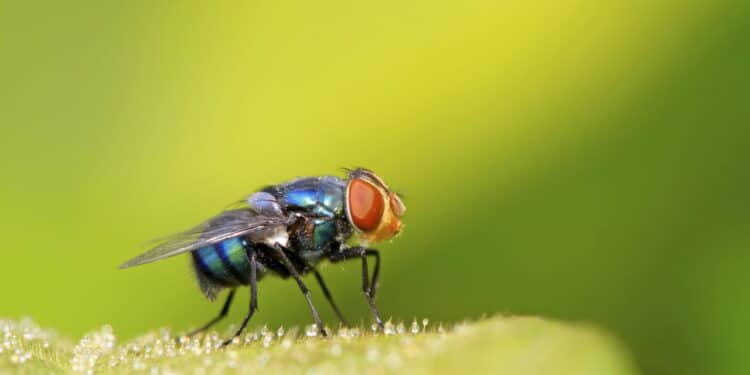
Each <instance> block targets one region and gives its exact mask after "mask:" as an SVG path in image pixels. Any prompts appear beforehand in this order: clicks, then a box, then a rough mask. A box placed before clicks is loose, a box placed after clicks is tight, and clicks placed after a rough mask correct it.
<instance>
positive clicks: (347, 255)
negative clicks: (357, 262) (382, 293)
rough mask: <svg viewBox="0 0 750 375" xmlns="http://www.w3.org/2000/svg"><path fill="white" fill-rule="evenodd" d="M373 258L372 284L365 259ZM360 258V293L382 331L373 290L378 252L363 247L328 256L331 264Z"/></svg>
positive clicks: (377, 269) (377, 274)
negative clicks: (362, 294) (363, 295)
mask: <svg viewBox="0 0 750 375" xmlns="http://www.w3.org/2000/svg"><path fill="white" fill-rule="evenodd" d="M368 256H373V257H375V269H374V270H373V276H372V282H370V277H369V269H368V267H367V257H368ZM352 258H360V259H362V292H364V294H365V298H366V299H367V304H368V305H369V307H370V312H371V313H372V316H373V318H375V323H377V324H378V326H379V327H380V328H381V329H383V320H382V319H380V313H379V312H378V308H377V307H376V306H375V290H376V288H377V282H378V276H379V274H380V252H378V251H377V250H375V249H368V248H364V247H352V248H348V249H344V250H341V251H339V252H334V253H332V254H331V255H330V256H329V259H330V260H331V262H334V263H336V262H341V261H345V260H347V259H352Z"/></svg>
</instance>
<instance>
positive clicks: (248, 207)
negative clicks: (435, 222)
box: [120, 168, 406, 345]
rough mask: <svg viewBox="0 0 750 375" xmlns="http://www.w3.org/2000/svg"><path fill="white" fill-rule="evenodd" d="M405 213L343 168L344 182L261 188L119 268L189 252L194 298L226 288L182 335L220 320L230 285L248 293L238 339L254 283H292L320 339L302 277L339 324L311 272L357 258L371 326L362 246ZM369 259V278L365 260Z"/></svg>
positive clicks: (358, 172) (371, 178)
mask: <svg viewBox="0 0 750 375" xmlns="http://www.w3.org/2000/svg"><path fill="white" fill-rule="evenodd" d="M404 211H406V207H405V206H404V204H403V203H402V202H401V198H400V197H399V196H398V194H396V193H395V192H393V191H392V190H391V189H390V188H389V187H388V185H386V184H385V182H384V181H383V180H382V179H381V178H380V177H378V176H377V175H376V174H375V173H373V172H372V171H370V170H367V169H363V168H358V169H354V170H349V171H348V174H347V176H346V178H345V179H341V178H338V177H334V176H321V177H304V178H298V179H295V180H292V181H289V182H286V183H282V184H279V185H272V186H268V187H266V188H264V189H261V190H260V191H258V192H256V193H254V194H252V195H250V196H249V197H248V198H247V199H246V200H244V201H242V202H241V204H240V206H239V207H233V208H230V209H227V210H225V211H223V212H221V213H220V214H218V215H217V216H215V217H213V218H211V219H209V220H207V221H205V222H203V223H202V224H200V225H198V226H196V227H194V228H193V229H190V230H188V231H185V232H182V233H178V234H176V235H173V236H171V237H167V238H166V239H164V240H162V242H161V243H159V244H158V245H157V246H156V247H154V248H153V249H151V250H149V251H147V252H145V253H143V254H141V255H139V256H137V257H135V258H133V259H131V260H129V261H127V262H125V263H124V264H123V265H122V266H120V268H128V267H133V266H138V265H141V264H146V263H150V262H154V261H157V260H161V259H164V258H168V257H172V256H175V255H178V254H182V253H190V256H191V257H192V267H193V269H194V271H195V276H196V278H197V280H198V286H199V287H200V290H201V292H202V293H203V295H205V296H206V297H207V298H208V299H209V300H214V299H215V298H216V296H217V294H218V293H219V292H220V291H221V290H222V289H229V293H228V295H227V298H226V301H225V302H224V305H223V307H222V309H221V312H220V313H219V315H218V316H216V317H215V318H214V319H212V320H210V321H209V322H208V323H206V324H205V325H203V326H202V327H200V328H198V329H197V330H195V331H193V332H191V333H190V335H193V334H195V333H198V332H200V331H203V330H206V329H208V328H209V327H211V326H212V325H214V324H215V323H217V322H218V321H220V320H221V319H222V318H224V317H225V316H226V314H227V312H228V310H229V307H230V305H231V303H232V298H233V297H234V294H235V291H236V288H237V287H240V286H249V287H250V307H249V310H248V313H247V315H246V316H245V318H244V320H243V321H242V324H241V325H240V327H239V329H238V330H237V331H236V333H235V334H234V336H232V338H230V339H228V340H226V341H225V342H224V345H227V344H229V343H230V342H231V341H232V340H233V339H234V337H237V336H239V335H240V334H241V333H242V331H243V330H244V329H245V327H246V326H247V323H248V321H249V320H250V318H251V317H252V316H253V313H254V312H255V311H256V310H257V308H258V286H257V282H258V281H259V280H261V279H262V278H263V277H264V276H266V275H267V274H273V275H277V276H280V277H282V278H285V279H286V278H289V277H291V278H293V279H294V281H295V282H296V283H297V285H298V286H299V289H300V291H301V292H302V294H303V295H304V297H305V299H306V300H307V305H308V307H309V308H310V312H311V313H312V317H313V320H314V321H315V324H316V325H317V329H318V331H319V332H320V334H321V335H322V336H325V335H326V332H325V328H324V326H323V322H322V321H321V319H320V316H319V315H318V311H317V310H316V308H315V305H314V304H313V301H312V298H311V297H310V291H309V290H308V288H307V286H306V285H305V283H304V281H303V280H302V275H304V274H307V273H312V274H313V275H315V278H316V280H317V282H318V283H319V284H320V288H321V289H322V291H323V295H324V296H325V297H326V299H327V300H328V302H329V303H330V305H331V307H332V309H333V310H334V311H335V313H336V315H337V316H338V318H339V320H341V322H342V323H343V324H347V322H346V319H344V316H343V315H342V313H341V311H340V310H339V308H338V307H337V306H336V304H335V303H334V301H333V297H332V296H331V293H330V291H329V290H328V287H327V286H326V284H325V282H324V281H323V277H322V276H321V274H320V272H318V269H317V268H316V267H317V265H318V264H319V263H320V262H321V261H323V260H328V261H330V262H334V263H335V262H341V261H345V260H349V259H360V260H361V262H362V290H363V292H364V296H365V299H366V300H367V303H368V305H369V308H370V312H371V313H372V315H373V318H374V320H375V322H376V323H377V324H378V326H380V327H381V329H382V327H383V321H382V320H381V319H380V314H379V313H378V309H377V308H376V306H375V301H374V299H375V290H376V288H377V283H378V275H379V273H380V253H379V252H378V250H375V249H372V248H370V247H369V246H370V244H373V243H375V242H378V241H382V240H387V239H390V238H392V237H394V236H395V235H397V234H398V233H399V232H400V231H401V229H402V228H403V224H402V223H401V217H402V216H403V215H404ZM369 257H372V258H374V260H375V266H374V269H373V273H372V278H370V277H369V274H368V272H369V268H368V265H367V262H368V258H369Z"/></svg>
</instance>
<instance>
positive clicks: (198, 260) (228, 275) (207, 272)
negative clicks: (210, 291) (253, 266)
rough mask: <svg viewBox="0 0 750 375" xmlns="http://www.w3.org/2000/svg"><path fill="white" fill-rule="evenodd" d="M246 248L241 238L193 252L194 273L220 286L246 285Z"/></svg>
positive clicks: (247, 269) (247, 274)
mask: <svg viewBox="0 0 750 375" xmlns="http://www.w3.org/2000/svg"><path fill="white" fill-rule="evenodd" d="M247 246H248V244H247V243H246V242H245V241H244V240H243V239H242V238H230V239H228V240H225V241H222V242H219V243H217V244H214V245H211V246H207V247H204V248H201V249H198V250H195V251H193V262H194V264H195V268H196V271H197V272H199V273H201V274H202V275H203V276H204V277H205V278H206V279H208V280H209V281H212V282H213V283H215V284H218V285H221V286H226V287H231V286H238V285H247V283H248V282H249V277H250V261H249V260H248V258H247Z"/></svg>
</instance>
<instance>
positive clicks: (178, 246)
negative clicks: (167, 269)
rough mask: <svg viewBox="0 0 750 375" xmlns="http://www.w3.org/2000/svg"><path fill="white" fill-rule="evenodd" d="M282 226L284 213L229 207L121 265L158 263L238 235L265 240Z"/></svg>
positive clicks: (256, 240) (125, 266)
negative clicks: (269, 213) (261, 213)
mask: <svg viewBox="0 0 750 375" xmlns="http://www.w3.org/2000/svg"><path fill="white" fill-rule="evenodd" d="M280 229H285V227H284V217H283V216H264V215H259V214H258V213H256V212H255V211H253V210H251V209H248V208H244V209H235V210H229V211H225V212H222V213H221V214H219V215H217V216H216V217H214V218H212V219H210V220H208V221H206V222H204V223H202V224H200V225H198V226H196V227H195V228H192V229H190V230H187V231H185V232H182V233H178V234H175V235H173V236H170V237H166V238H163V239H161V240H159V245H157V246H156V247H154V248H153V249H151V250H149V251H147V252H145V253H143V254H141V255H138V256H137V257H135V258H133V259H130V260H128V261H127V262H125V263H123V264H122V265H121V266H120V268H121V269H122V268H128V267H133V266H139V265H141V264H146V263H151V262H155V261H157V260H161V259H164V258H169V257H172V256H175V255H178V254H182V253H186V252H189V251H193V250H197V249H200V248H203V247H206V246H209V245H213V244H215V243H218V242H221V241H224V240H226V239H229V238H233V237H238V236H247V237H248V238H249V239H250V241H252V242H263V241H265V240H266V239H268V238H269V237H273V236H275V235H277V233H278V232H279V230H280Z"/></svg>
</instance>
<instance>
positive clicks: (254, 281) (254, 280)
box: [221, 251, 258, 347]
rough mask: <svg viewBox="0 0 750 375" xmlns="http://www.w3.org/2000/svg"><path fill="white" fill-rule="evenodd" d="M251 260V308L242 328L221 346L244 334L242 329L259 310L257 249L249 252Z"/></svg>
mask: <svg viewBox="0 0 750 375" xmlns="http://www.w3.org/2000/svg"><path fill="white" fill-rule="evenodd" d="M249 260H250V309H249V310H248V312H247V315H246V316H245V319H243V320H242V324H241V325H240V328H239V329H238V330H237V332H235V333H234V336H232V337H231V338H229V339H227V340H226V341H224V342H223V343H222V344H221V346H222V347H225V346H227V345H229V344H230V343H231V342H232V340H234V338H235V337H237V336H239V335H240V334H242V331H244V330H245V327H247V322H249V321H250V318H252V317H253V314H254V313H255V311H257V310H258V275H257V270H256V269H257V268H258V265H257V261H258V259H257V255H256V254H255V251H251V252H250V254H249Z"/></svg>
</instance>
